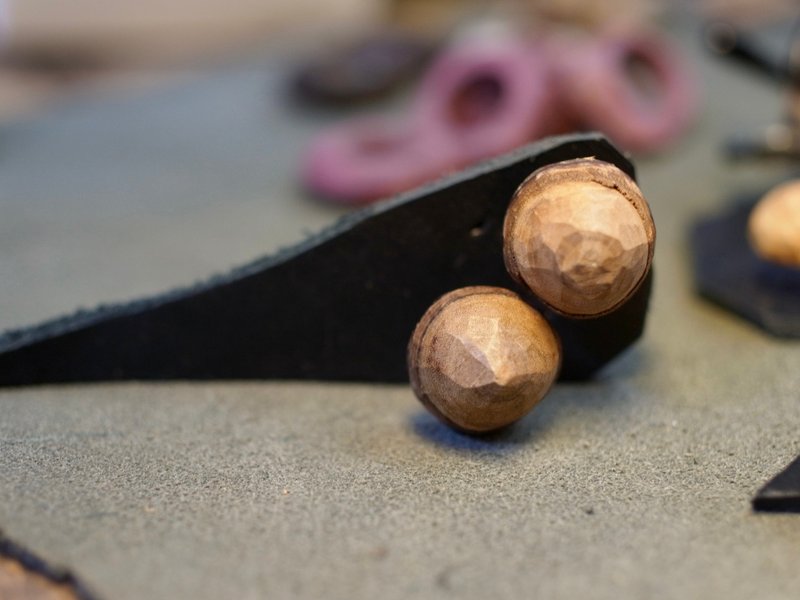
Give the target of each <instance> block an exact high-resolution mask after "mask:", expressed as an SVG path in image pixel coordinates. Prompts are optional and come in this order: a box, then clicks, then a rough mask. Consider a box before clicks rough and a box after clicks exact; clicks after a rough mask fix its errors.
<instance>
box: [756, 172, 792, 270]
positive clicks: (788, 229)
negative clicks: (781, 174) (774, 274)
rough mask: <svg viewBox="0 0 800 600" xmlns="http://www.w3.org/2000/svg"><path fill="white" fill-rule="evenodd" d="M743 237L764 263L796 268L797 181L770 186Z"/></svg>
mask: <svg viewBox="0 0 800 600" xmlns="http://www.w3.org/2000/svg"><path fill="white" fill-rule="evenodd" d="M747 234H748V239H749V240H750V246H751V247H752V248H753V251H754V252H755V253H756V254H758V255H759V256H760V257H761V258H763V259H764V260H768V261H771V262H775V263H779V264H782V265H786V266H792V267H800V179H794V180H792V181H788V182H786V183H782V184H781V185H778V186H777V187H774V188H773V189H772V190H770V191H769V192H768V193H767V194H766V195H765V196H764V197H763V198H761V200H759V201H758V204H756V206H755V208H754V209H753V212H751V213H750V218H749V220H748V222H747Z"/></svg>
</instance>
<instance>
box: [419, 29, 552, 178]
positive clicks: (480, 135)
mask: <svg viewBox="0 0 800 600" xmlns="http://www.w3.org/2000/svg"><path fill="white" fill-rule="evenodd" d="M553 83H554V73H553V69H552V68H551V66H550V65H549V63H548V61H547V60H546V58H545V56H544V55H543V54H542V53H541V52H539V51H538V50H537V49H536V48H535V47H532V46H531V45H530V44H526V43H523V42H521V41H519V40H509V39H504V40H481V41H477V42H475V43H474V44H472V45H467V44H462V45H460V46H457V47H455V48H453V49H451V50H450V51H449V52H447V53H446V54H444V55H443V56H442V57H441V58H440V59H439V60H438V61H436V62H435V63H434V64H433V66H432V67H431V69H430V70H429V71H428V73H427V74H426V76H425V78H424V79H423V82H422V85H421V87H420V89H419V93H418V95H417V98H416V104H415V109H416V110H415V114H416V115H418V116H419V118H420V119H421V120H422V121H423V123H425V125H424V126H425V127H426V128H430V129H436V128H439V129H442V130H443V135H445V136H446V137H448V138H449V139H451V140H452V142H453V144H454V146H455V147H456V148H457V150H458V155H457V156H455V157H454V160H455V164H454V166H461V165H465V164H469V163H471V162H474V161H477V160H481V159H484V158H487V157H490V156H494V155H497V154H501V153H504V152H508V151H509V150H512V149H513V148H516V147H517V146H520V145H522V144H525V143H526V142H529V141H531V140H532V139H535V138H538V137H542V136H544V135H548V134H550V133H556V132H557V130H558V128H557V127H554V125H555V122H554V121H553V120H552V119H551V118H549V117H550V112H551V110H550V109H551V107H552V105H553V101H554V97H553V93H554V87H555V86H554V85H553Z"/></svg>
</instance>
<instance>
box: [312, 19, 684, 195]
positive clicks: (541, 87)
mask: <svg viewBox="0 0 800 600" xmlns="http://www.w3.org/2000/svg"><path fill="white" fill-rule="evenodd" d="M696 104H697V102H696V94H695V89H694V83H693V80H692V78H691V77H690V76H689V74H688V71H687V67H686V66H685V64H684V63H683V62H682V61H681V60H680V59H679V57H677V56H676V55H675V53H674V52H673V51H672V48H671V47H670V46H669V45H668V44H667V43H666V41H664V40H661V39H660V38H658V36H657V35H656V34H651V33H648V34H646V35H643V34H637V35H635V36H632V35H627V36H620V35H608V36H601V37H595V38H592V39H579V40H577V41H576V40H574V39H571V38H570V39H567V38H558V37H549V38H543V39H541V40H538V41H536V42H534V43H531V42H528V41H525V40H522V39H519V38H512V37H504V38H492V39H478V40H477V41H475V43H473V44H470V45H468V44H466V43H463V42H462V43H461V44H458V45H456V46H455V47H452V48H450V49H448V50H447V51H446V52H445V53H444V54H442V55H441V56H440V57H439V58H438V59H437V60H436V62H435V63H434V64H433V65H432V67H431V68H430V70H429V71H428V72H427V74H426V75H425V77H424V78H423V80H422V82H421V84H420V87H419V89H418V90H417V94H416V97H415V100H414V103H413V105H412V110H411V114H410V116H409V118H408V120H407V121H405V122H399V121H398V122H393V121H384V120H379V119H374V118H373V119H361V120H357V121H354V122H350V123H345V124H343V125H339V126H336V127H334V128H332V129H330V130H328V131H325V132H323V133H322V134H320V136H319V137H318V138H317V139H315V140H314V142H313V143H312V144H311V146H310V148H309V149H308V152H307V154H306V155H305V157H304V160H303V166H302V177H303V180H304V182H305V184H306V186H307V187H308V188H309V189H310V190H312V191H314V192H315V193H317V194H319V195H322V196H325V197H327V198H330V199H333V200H337V201H340V202H343V203H354V204H355V203H364V202H369V201H372V200H375V199H377V198H381V197H384V196H390V195H392V194H396V193H398V192H401V191H404V190H407V189H410V188H412V187H415V186H417V185H419V184H421V183H424V182H427V181H430V180H432V179H435V178H436V177H438V176H440V175H442V174H444V173H446V172H447V171H448V170H452V169H457V168H461V167H463V166H465V165H468V164H471V163H473V162H476V161H479V160H482V159H485V158H488V157H491V156H495V155H497V154H502V153H504V152H508V151H510V150H512V149H514V148H516V147H518V146H521V145H523V144H525V143H527V142H529V141H531V140H534V139H538V138H540V137H544V136H547V135H553V134H556V133H563V132H566V131H572V130H578V129H597V130H600V131H602V132H604V133H605V134H607V135H608V136H609V137H610V138H611V139H612V140H614V141H615V142H617V143H618V144H620V146H622V148H624V149H627V150H634V151H639V152H650V151H653V150H656V149H658V148H660V147H661V146H663V145H664V144H666V143H668V142H670V141H672V140H673V139H674V138H675V137H676V136H677V135H678V134H680V133H681V132H682V131H683V130H684V129H685V127H686V126H687V125H688V124H689V123H690V121H691V119H692V117H693V115H694V113H695V111H696Z"/></svg>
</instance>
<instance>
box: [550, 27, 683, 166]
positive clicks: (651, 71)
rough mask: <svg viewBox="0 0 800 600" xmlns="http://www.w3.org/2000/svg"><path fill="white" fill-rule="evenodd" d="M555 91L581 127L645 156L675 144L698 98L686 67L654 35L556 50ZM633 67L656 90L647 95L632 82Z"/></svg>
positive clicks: (609, 39) (605, 39) (598, 40)
mask: <svg viewBox="0 0 800 600" xmlns="http://www.w3.org/2000/svg"><path fill="white" fill-rule="evenodd" d="M560 47H561V52H560V53H559V55H558V56H556V57H554V58H555V60H556V61H557V62H558V71H559V87H560V88H561V90H562V94H563V97H564V98H565V100H566V101H567V102H568V103H569V106H570V107H571V111H572V112H574V113H576V114H579V115H580V116H581V117H582V119H583V123H584V125H586V126H588V127H589V128H594V129H598V130H600V131H602V132H603V133H605V134H607V135H608V136H609V137H610V138H611V139H612V140H614V141H615V142H616V143H618V144H619V145H620V146H622V147H623V148H624V149H626V150H632V151H639V152H650V151H653V150H657V149H660V148H661V147H662V146H664V145H665V144H667V143H669V142H671V141H672V140H673V139H675V138H676V137H677V136H678V134H680V133H681V132H682V131H683V130H684V129H685V128H686V127H687V126H688V125H689V124H690V122H691V121H692V119H693V117H694V115H695V112H696V108H697V92H696V86H695V85H694V81H693V79H692V77H691V75H690V73H689V70H688V67H687V65H686V63H685V62H684V61H682V60H681V59H680V57H679V56H678V55H677V53H676V52H675V50H674V49H673V48H672V46H671V45H669V44H668V43H667V42H666V41H665V40H663V39H661V38H660V37H659V36H658V34H655V33H652V32H650V33H647V34H641V33H638V34H636V35H635V36H630V35H628V36H624V37H622V36H607V37H600V38H596V39H594V40H592V41H591V42H586V43H583V44H580V45H578V46H572V47H569V46H566V45H561V46H560ZM632 60H635V61H638V62H639V63H640V66H641V67H642V68H644V69H646V70H647V71H648V75H649V77H650V78H651V79H652V83H653V84H654V85H655V90H653V92H654V93H653V94H651V95H648V94H647V93H646V92H645V91H643V90H642V89H641V88H640V87H638V86H637V84H636V82H635V81H634V80H633V77H632V75H631V71H630V66H629V65H630V62H631V61H632Z"/></svg>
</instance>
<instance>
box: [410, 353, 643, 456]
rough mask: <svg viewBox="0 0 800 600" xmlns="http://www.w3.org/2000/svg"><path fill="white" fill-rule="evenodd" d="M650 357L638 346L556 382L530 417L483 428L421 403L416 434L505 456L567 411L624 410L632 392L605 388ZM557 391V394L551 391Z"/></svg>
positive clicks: (441, 444)
mask: <svg viewBox="0 0 800 600" xmlns="http://www.w3.org/2000/svg"><path fill="white" fill-rule="evenodd" d="M649 362H650V360H649V358H648V353H647V352H646V351H645V350H644V348H634V349H631V350H629V351H628V352H626V353H624V354H623V355H622V356H620V357H619V358H618V359H617V360H615V361H614V362H612V363H611V364H609V365H608V366H607V367H606V368H604V369H602V370H601V371H600V372H599V373H598V374H597V375H596V376H595V377H594V378H593V379H590V380H588V381H583V382H569V383H556V384H555V386H554V387H553V389H551V390H550V392H549V393H548V395H546V396H545V397H544V398H543V399H542V401H541V402H540V403H539V404H538V405H537V406H535V407H534V408H533V410H532V411H531V412H530V413H528V414H527V415H526V416H525V417H523V418H522V419H520V420H519V421H517V422H516V423H512V424H511V425H509V426H507V427H504V428H502V429H499V430H497V431H492V432H489V433H484V434H473V435H470V434H466V433H462V432H460V431H456V430H455V429H453V428H452V427H450V426H448V425H446V424H444V423H443V422H441V421H439V420H438V419H437V418H436V417H434V416H433V415H432V414H431V413H429V412H428V411H427V410H425V409H424V408H422V407H420V409H419V410H418V411H416V412H415V413H414V414H413V415H412V416H411V417H410V419H409V421H410V425H411V429H412V430H413V431H414V433H415V434H416V435H418V436H419V437H421V438H422V439H424V440H426V441H427V442H430V443H432V444H434V445H436V446H439V447H442V448H446V449H450V450H455V451H458V452H466V453H480V454H490V455H494V456H504V455H508V454H511V453H513V452H515V451H519V450H522V449H524V448H525V447H526V446H527V445H528V444H531V443H533V442H534V441H536V440H539V439H541V438H542V437H543V436H544V435H546V433H547V432H548V430H550V429H551V428H552V427H553V425H554V424H556V423H558V421H559V420H560V419H561V418H562V416H564V415H565V413H567V412H571V411H574V410H580V411H586V412H587V415H586V418H587V419H588V418H590V416H589V413H591V412H592V411H594V410H602V411H614V410H617V411H621V410H624V409H625V407H626V406H628V405H629V404H630V403H631V402H632V401H634V400H633V397H632V396H631V395H630V394H624V393H604V391H605V390H606V389H608V388H610V387H612V386H614V385H615V384H617V383H619V382H621V381H625V380H628V379H630V378H632V377H633V376H634V375H636V374H639V373H641V372H643V370H645V369H646V368H647V364H648V363H649ZM554 392H556V393H557V395H558V397H557V398H555V397H552V396H553V395H554Z"/></svg>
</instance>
